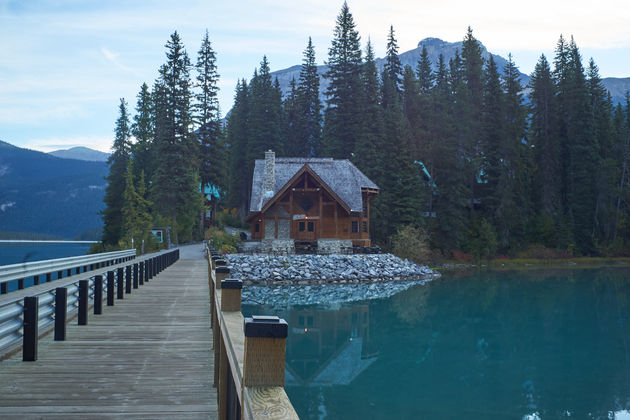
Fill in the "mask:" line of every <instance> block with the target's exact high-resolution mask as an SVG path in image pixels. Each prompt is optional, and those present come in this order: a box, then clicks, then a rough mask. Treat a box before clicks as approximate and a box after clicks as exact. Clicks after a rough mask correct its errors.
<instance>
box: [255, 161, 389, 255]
mask: <svg viewBox="0 0 630 420" xmlns="http://www.w3.org/2000/svg"><path fill="white" fill-rule="evenodd" d="M378 192H379V188H378V186H376V184H374V183H373V182H372V181H370V180H369V179H368V178H367V177H366V176H365V175H364V174H363V173H362V172H361V171H360V170H359V169H357V167H356V166H354V165H353V164H352V163H351V162H350V161H349V160H346V159H343V160H334V159H332V158H276V157H275V153H274V152H272V151H271V150H270V151H267V152H265V159H264V160H262V159H260V160H256V161H255V166H254V175H253V178H252V192H251V201H250V214H249V216H248V217H247V219H246V221H247V222H249V223H250V224H251V238H252V239H253V240H259V241H261V242H262V243H263V245H265V246H264V247H263V248H264V249H265V250H268V251H282V252H291V251H292V250H294V249H295V248H294V246H295V243H296V242H300V243H305V242H309V243H312V244H316V245H317V248H318V249H319V250H320V251H323V252H338V251H339V249H340V248H341V247H351V246H352V245H361V246H370V244H371V242H370V204H371V202H372V200H373V199H374V197H375V196H376V195H377V194H378Z"/></svg>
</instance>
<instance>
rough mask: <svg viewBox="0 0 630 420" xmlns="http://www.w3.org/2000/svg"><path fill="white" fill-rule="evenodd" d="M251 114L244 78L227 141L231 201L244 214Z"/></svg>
mask: <svg viewBox="0 0 630 420" xmlns="http://www.w3.org/2000/svg"><path fill="white" fill-rule="evenodd" d="M249 116H250V107H249V87H248V85H247V81H246V80H244V79H243V80H242V81H239V82H238V83H237V84H236V91H235V94H234V106H233V107H232V112H231V113H230V117H229V118H228V125H227V143H228V145H229V148H230V171H229V174H230V176H229V203H230V206H232V207H234V208H237V209H238V210H239V213H240V214H243V215H244V214H247V211H248V210H249V207H248V205H247V204H248V201H249V191H250V188H251V178H249V179H248V178H247V176H248V174H249V171H248V170H246V169H247V165H248V161H247V149H248V141H249V139H250V136H249V132H250V128H249V126H250V121H249Z"/></svg>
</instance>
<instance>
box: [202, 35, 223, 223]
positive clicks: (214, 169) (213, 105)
mask: <svg viewBox="0 0 630 420" xmlns="http://www.w3.org/2000/svg"><path fill="white" fill-rule="evenodd" d="M196 68H197V87H198V89H199V91H198V93H197V95H196V100H197V101H196V103H195V105H194V110H195V115H194V117H195V118H194V120H195V124H196V126H197V127H198V128H197V137H198V139H199V146H200V150H199V157H200V163H201V165H200V168H199V177H200V178H201V183H202V185H204V186H205V185H212V186H215V187H221V188H223V187H224V184H225V177H226V171H227V168H226V165H225V161H226V158H227V151H226V149H225V143H224V139H223V133H222V130H221V121H220V119H221V115H220V113H219V102H218V99H217V94H218V91H219V87H218V82H219V74H218V72H217V65H216V54H215V52H214V50H213V49H212V44H211V42H210V39H209V36H208V30H206V34H205V36H204V38H203V40H202V42H201V48H200V49H199V52H198V55H197V64H196ZM215 204H216V203H215ZM214 207H215V209H214V210H215V211H216V205H215V206H214ZM213 213H214V212H213Z"/></svg>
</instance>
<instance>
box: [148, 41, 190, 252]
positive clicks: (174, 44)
mask: <svg viewBox="0 0 630 420" xmlns="http://www.w3.org/2000/svg"><path fill="white" fill-rule="evenodd" d="M166 48H167V51H166V58H167V62H166V63H165V64H163V65H162V67H160V70H159V74H160V76H159V80H158V82H157V83H156V86H155V89H154V91H155V92H156V96H157V100H156V116H157V118H156V121H155V126H156V138H155V142H156V165H155V171H154V173H153V177H152V178H153V179H152V181H153V182H152V185H151V194H152V197H153V202H154V205H155V209H156V210H157V212H158V213H159V214H160V215H162V216H163V217H164V218H166V220H167V223H169V224H171V227H172V228H173V229H174V238H175V242H178V240H179V239H180V237H181V239H182V240H184V241H186V240H191V239H192V235H193V230H194V229H195V228H196V227H197V226H198V223H197V221H198V217H197V216H198V214H199V213H200V212H201V209H202V208H201V206H202V202H201V194H200V193H199V185H200V182H199V175H198V174H199V146H198V142H197V139H196V136H195V135H194V133H193V131H192V129H193V120H192V109H191V101H192V92H191V80H190V67H191V64H190V59H189V58H188V54H187V53H186V50H185V49H184V45H183V44H182V42H181V39H180V37H179V34H178V33H177V32H174V33H173V34H172V35H171V37H170V39H169V40H168V42H167V43H166Z"/></svg>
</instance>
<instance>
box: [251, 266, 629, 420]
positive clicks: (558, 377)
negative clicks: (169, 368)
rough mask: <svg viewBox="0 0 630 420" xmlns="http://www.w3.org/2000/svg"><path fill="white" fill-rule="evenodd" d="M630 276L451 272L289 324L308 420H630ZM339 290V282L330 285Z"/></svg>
mask: <svg viewBox="0 0 630 420" xmlns="http://www.w3.org/2000/svg"><path fill="white" fill-rule="evenodd" d="M628 279H630V270H628V269H599V270H558V271H542V270H537V271H528V272H505V273H498V272H491V273H487V272H486V273H478V274H468V275H462V274H458V275H449V274H447V275H445V276H443V278H442V279H440V280H436V281H433V282H430V283H428V284H426V285H419V286H415V287H412V288H411V289H409V290H407V291H405V292H402V293H399V294H397V295H394V296H392V297H390V298H387V299H381V300H374V301H363V302H356V303H348V304H344V305H340V306H337V307H322V306H297V307H292V308H289V309H282V310H279V309H278V308H270V307H264V306H263V307H256V306H246V307H244V312H245V313H246V314H251V313H254V312H257V313H260V312H264V313H267V314H272V313H274V314H278V315H279V316H281V317H283V318H285V319H286V320H287V321H288V322H289V338H288V341H287V371H286V372H287V373H286V389H287V393H288V395H289V397H290V398H291V401H292V402H293V404H294V406H295V407H296V410H297V411H298V414H299V415H300V417H301V418H313V419H317V418H330V419H346V418H361V419H393V418H397V419H416V418H427V419H445V418H446V419H455V418H467V419H470V418H472V419H508V418H513V419H556V418H578V419H582V418H594V419H612V418H617V419H625V418H629V415H628V410H630V342H629V340H630V325H629V324H630V280H628ZM331 287H334V286H331Z"/></svg>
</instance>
